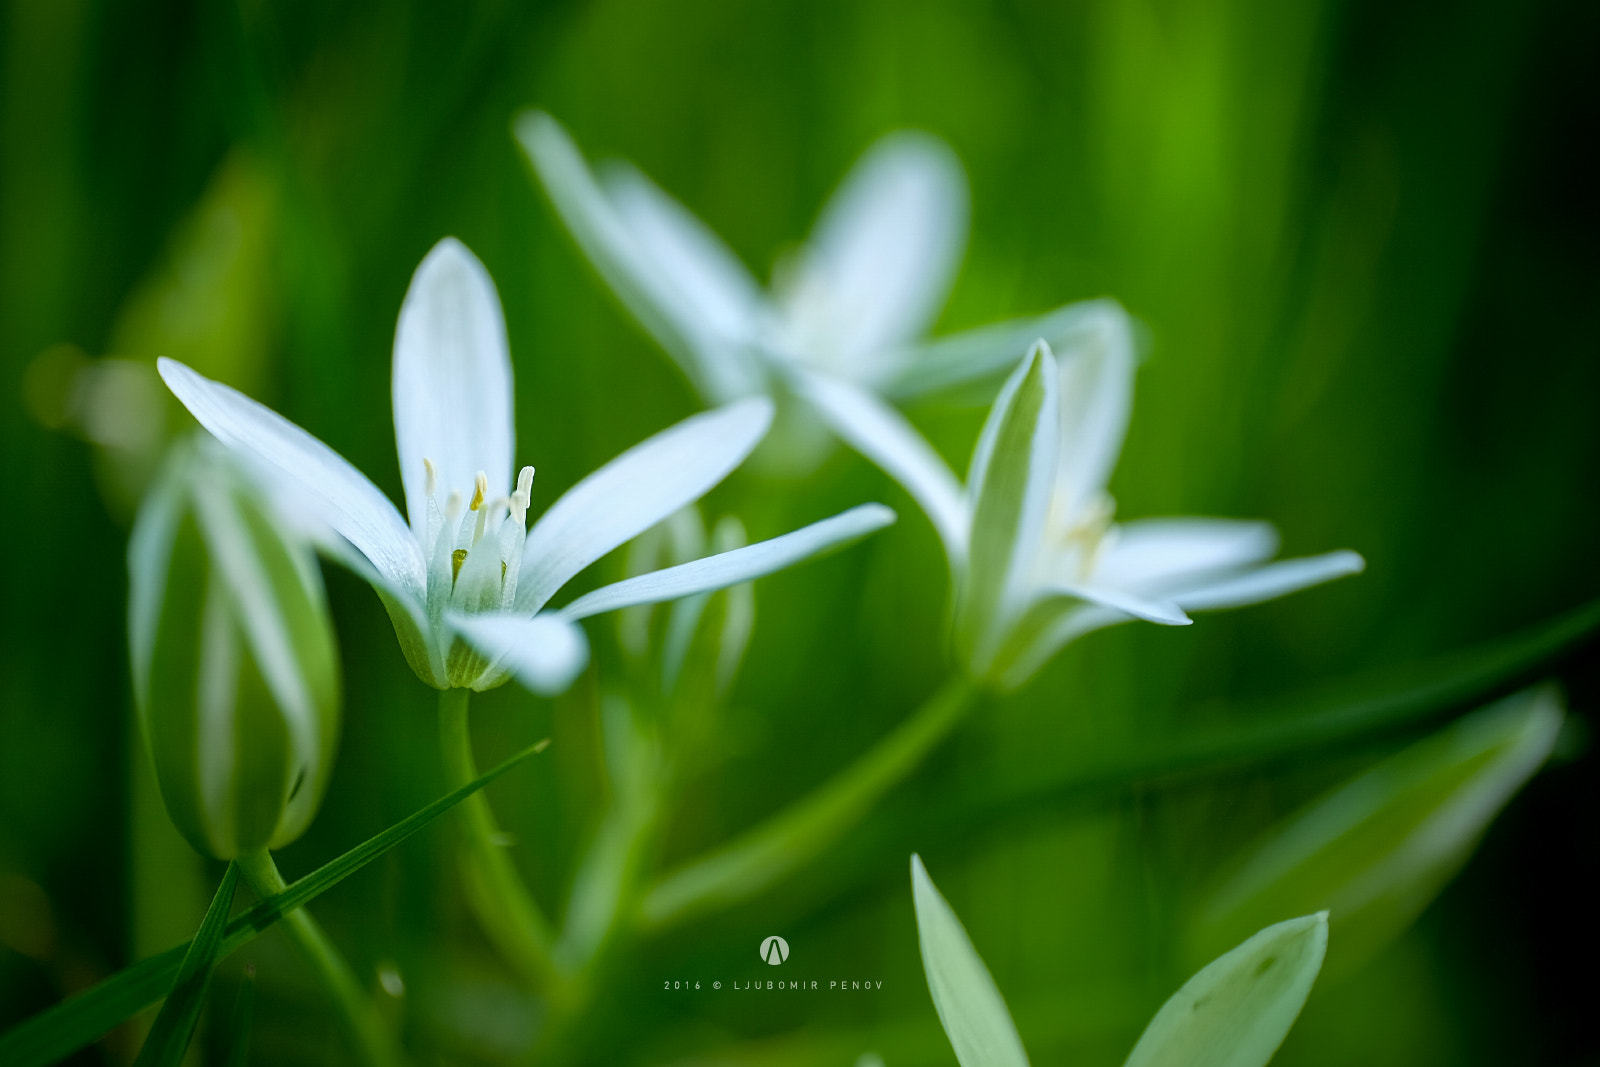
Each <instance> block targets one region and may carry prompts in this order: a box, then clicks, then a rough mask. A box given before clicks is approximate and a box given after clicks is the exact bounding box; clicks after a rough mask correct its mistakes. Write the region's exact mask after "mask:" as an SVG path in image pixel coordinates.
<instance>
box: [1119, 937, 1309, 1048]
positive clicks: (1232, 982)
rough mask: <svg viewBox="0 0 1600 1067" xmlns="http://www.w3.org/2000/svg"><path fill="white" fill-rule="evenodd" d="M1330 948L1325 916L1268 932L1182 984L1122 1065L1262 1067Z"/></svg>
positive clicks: (1157, 1013) (1295, 1015)
mask: <svg viewBox="0 0 1600 1067" xmlns="http://www.w3.org/2000/svg"><path fill="white" fill-rule="evenodd" d="M1327 948H1328V914H1327V912H1318V913H1317V914H1315V915H1307V916H1304V917H1302V918H1298V919H1287V920H1285V921H1284V922H1281V923H1278V924H1276V925H1274V926H1269V927H1267V928H1266V929H1265V930H1262V931H1261V932H1260V933H1258V934H1256V935H1255V936H1253V937H1251V938H1250V939H1249V940H1248V941H1245V942H1244V943H1243V944H1242V945H1239V946H1238V947H1237V948H1234V949H1232V950H1231V951H1229V952H1227V953H1225V954H1224V955H1222V956H1219V957H1217V958H1216V959H1214V960H1212V961H1211V962H1210V963H1208V964H1206V965H1205V966H1204V967H1202V968H1201V969H1200V971H1199V973H1197V974H1196V975H1195V976H1194V977H1193V978H1191V979H1189V980H1188V981H1187V982H1185V983H1183V988H1182V989H1180V990H1178V991H1177V992H1176V993H1174V994H1172V997H1171V998H1170V999H1169V1000H1168V1001H1167V1002H1166V1003H1165V1004H1163V1005H1161V1010H1160V1011H1158V1012H1156V1017H1155V1018H1154V1019H1151V1020H1150V1025H1149V1026H1147V1027H1145V1031H1144V1033H1143V1034H1141V1035H1140V1037H1139V1043H1138V1044H1137V1045H1135V1046H1134V1047H1133V1051H1132V1052H1131V1053H1129V1054H1128V1060H1127V1064H1126V1067H1265V1064H1266V1063H1267V1061H1268V1060H1270V1059H1272V1054H1273V1053H1274V1052H1277V1051H1278V1046H1279V1045H1281V1044H1282V1043H1283V1039H1284V1036H1285V1035H1287V1034H1288V1033H1289V1028H1290V1027H1291V1026H1293V1025H1294V1021H1295V1018H1296V1017H1297V1016H1298V1015H1299V1014H1300V1008H1301V1006H1302V1005H1304V1004H1305V1002H1306V997H1307V996H1308V995H1309V994H1310V992H1311V984H1312V983H1313V982H1315V981H1316V980H1317V972H1318V971H1320V970H1321V969H1322V958H1323V955H1324V953H1326V951H1327Z"/></svg>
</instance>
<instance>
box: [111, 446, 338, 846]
mask: <svg viewBox="0 0 1600 1067" xmlns="http://www.w3.org/2000/svg"><path fill="white" fill-rule="evenodd" d="M128 569H129V578H130V590H129V610H128V630H129V635H128V636H129V646H130V649H131V652H132V657H133V682H134V694H135V698H136V700H137V703H138V708H139V717H140V722H141V725H142V726H143V731H144V736H145V740H146V742H147V743H148V745H149V749H150V754H151V757H152V758H153V760H154V762H155V770H156V779H157V782H158V783H159V785H160V788H161V796H162V799H163V801H164V802H165V803H166V807H167V812H168V814H169V815H170V816H171V817H172V821H173V822H174V823H175V824H176V825H177V827H178V829H179V830H180V831H182V833H183V835H184V836H185V837H186V838H188V839H189V842H190V844H192V845H194V847H195V848H196V849H198V850H200V851H201V852H203V853H206V854H207V855H210V856H214V857H216V858H218V859H233V858H235V857H238V856H240V855H245V854H249V853H252V852H256V851H259V850H260V849H263V848H269V847H271V848H276V847H279V846H281V845H285V844H288V843H289V842H290V841H293V840H294V839H295V838H296V837H298V836H300V834H301V833H302V832H303V831H304V830H305V828H306V826H307V825H308V824H309V823H310V822H311V819H312V817H313V816H314V815H315V814H316V811H317V807H318V805H319V804H320V803H321V800H322V795H323V792H324V790H325V788H326V786H327V780H328V774H329V771H330V770H331V768H332V766H333V757H334V750H335V747H336V745H337V741H338V735H339V711H340V692H339V690H340V686H339V669H338V656H337V653H336V650H335V646H334V639H333V628H332V625H331V624H330V621H329V618H328V609H327V602H326V597H325V595H324V592H323V587H322V579H321V575H320V573H319V572H318V570H317V566H316V561H315V559H314V558H313V556H312V554H311V552H310V550H309V548H307V547H306V546H305V545H304V544H303V543H302V542H301V541H300V540H298V539H297V538H296V537H295V536H294V535H293V534H292V533H290V532H289V530H288V528H287V527H286V526H285V524H284V523H283V522H282V521H281V519H280V518H278V517H277V516H275V515H274V513H273V512H272V511H271V510H270V508H269V506H268V505H267V504H266V502H264V501H263V500H262V498H261V497H260V496H259V495H258V492H257V490H256V489H255V487H254V486H253V485H252V484H251V483H249V482H248V481H247V480H246V479H245V478H244V477H243V476H242V475H241V474H240V473H239V472H238V471H237V469H236V468H235V467H234V466H233V464H232V461H231V460H229V459H228V457H227V456H226V455H225V454H224V453H223V452H222V450H221V449H220V448H216V447H214V446H211V445H210V443H209V442H204V441H195V442H188V443H182V444H179V445H178V446H177V447H175V448H174V449H173V452H172V455H171V456H170V457H169V459H168V462H167V465H166V468H165V470H164V471H163V473H162V475H161V477H160V478H159V479H158V480H157V483H156V485H155V486H154V487H153V488H152V490H151V492H150V494H149V496H148V497H147V498H146V500H145V502H144V505H143V507H142V508H141V509H140V512H139V517H138V520H137V522H136V523H135V526H134V531H133V536H132V539H131V540H130V542H129V546H128Z"/></svg>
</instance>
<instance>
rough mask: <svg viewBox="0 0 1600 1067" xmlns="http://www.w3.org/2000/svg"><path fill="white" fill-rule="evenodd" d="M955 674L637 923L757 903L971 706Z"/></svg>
mask: <svg viewBox="0 0 1600 1067" xmlns="http://www.w3.org/2000/svg"><path fill="white" fill-rule="evenodd" d="M978 693H979V689H978V687H977V684H976V683H974V682H973V681H972V680H970V679H968V678H966V677H964V676H962V675H956V676H955V677H952V678H951V679H950V680H949V681H948V682H946V683H945V684H944V686H943V687H942V688H940V690H939V691H938V692H937V693H935V694H934V695H933V696H932V697H931V698H929V699H928V701H927V702H926V703H924V704H923V705H922V706H921V707H920V708H918V709H917V710H916V712H914V713H913V714H912V715H911V717H910V718H908V719H906V721H905V722H903V723H901V724H900V725H899V726H898V727H897V728H896V729H895V731H894V732H893V733H891V734H890V735H889V736H888V737H885V738H884V739H883V740H882V741H880V742H878V744H877V745H876V746H874V747H873V748H872V749H871V750H869V751H868V752H867V753H866V754H865V755H864V756H862V757H861V758H860V759H858V760H856V762H855V763H854V764H852V765H851V766H850V767H847V768H846V769H845V770H843V771H841V772H840V773H839V774H837V775H835V776H834V777H833V778H831V779H829V780H828V781H827V782H826V783H825V784H824V785H822V786H821V787H820V788H819V789H817V790H816V791H815V792H813V793H812V794H811V795H810V796H807V797H805V798H803V799H802V800H800V801H798V802H796V803H795V804H792V805H790V806H789V807H788V808H786V809H784V810H783V811H782V812H779V813H778V814H777V815H775V816H773V817H772V818H770V819H768V820H767V821H766V822H764V823H762V824H760V825H759V826H756V827H754V828H752V829H751V830H749V831H747V832H745V833H744V834H743V835H741V836H740V837H739V838H737V839H736V840H734V841H732V842H730V843H729V844H727V845H724V846H723V847H721V848H719V849H717V850H715V851H714V852H712V853H711V854H710V855H708V856H705V857H702V858H701V859H697V860H693V861H691V862H689V863H688V864H686V865H684V866H682V867H680V868H678V869H677V870H676V871H672V872H670V873H668V874H666V875H664V876H663V877H661V878H660V879H659V880H657V881H656V883H655V884H654V885H653V886H651V887H650V888H649V890H648V891H647V892H646V893H645V895H644V900H643V902H642V904H641V905H640V909H639V919H640V922H641V923H642V924H643V925H644V926H646V927H648V928H656V929H659V928H661V927H664V926H669V925H671V924H673V923H677V922H681V921H683V920H684V919H686V918H689V917H691V916H693V915H696V914H699V913H702V912H706V911H710V910H713V909H715V908H725V907H729V906H731V905H733V904H736V903H738V902H739V901H741V900H744V899H747V898H749V897H752V896H754V895H755V894H757V893H759V892H761V891H762V890H764V889H766V888H767V887H768V886H770V885H771V884H772V883H773V882H776V881H777V880H778V879H780V878H782V877H783V876H784V875H786V874H788V873H789V872H790V871H792V870H794V869H795V868H797V867H799V866H800V865H802V864H804V863H805V862H807V861H808V860H810V859H811V858H813V857H814V856H816V855H817V853H819V852H821V851H822V850H823V849H824V848H826V847H827V846H828V845H830V844H832V843H833V842H834V841H835V840H837V839H838V837H839V835H841V834H843V833H844V832H845V831H846V830H848V829H849V828H850V827H852V826H854V825H855V824H856V822H857V821H859V820H860V818H861V816H862V815H863V814H865V813H866V811H867V810H868V809H869V808H871V807H872V805H873V804H875V803H876V802H877V801H878V799H879V798H880V797H881V796H883V794H884V793H886V792H888V791H889V789H891V788H892V787H894V786H895V785H896V784H897V783H898V782H900V780H901V779H903V778H904V777H905V776H906V775H907V774H909V773H910V772H911V770H912V769H913V768H915V767H916V766H917V764H919V763H921V762H922V759H923V757H924V756H926V755H927V754H928V752H929V751H931V750H932V749H933V747H934V746H935V745H937V744H938V743H939V742H940V741H942V740H943V739H944V738H945V736H946V735H947V734H949V732H950V731H951V729H953V728H954V727H955V725H956V724H957V723H958V722H960V721H961V719H962V718H963V717H964V716H965V715H966V713H967V711H968V710H969V709H971V707H972V706H973V705H974V704H975V703H976V698H977V696H978Z"/></svg>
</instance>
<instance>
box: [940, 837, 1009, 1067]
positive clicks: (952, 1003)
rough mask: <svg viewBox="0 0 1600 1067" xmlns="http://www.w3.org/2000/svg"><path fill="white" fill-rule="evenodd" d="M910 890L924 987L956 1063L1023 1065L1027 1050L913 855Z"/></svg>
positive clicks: (953, 916) (974, 952)
mask: <svg viewBox="0 0 1600 1067" xmlns="http://www.w3.org/2000/svg"><path fill="white" fill-rule="evenodd" d="M911 894H912V900H913V901H914V902H915V903H916V908H917V934H918V939H919V941H920V942H921V944H922V969H923V971H924V972H926V973H927V976H928V992H929V993H931V994H933V1006H934V1007H935V1008H937V1009H938V1011H939V1021H940V1022H941V1023H943V1024H944V1032H945V1034H946V1036H948V1037H949V1038H950V1046H951V1047H952V1048H954V1049H955V1052H956V1059H957V1060H958V1061H959V1062H960V1063H961V1067H1028V1054H1027V1053H1026V1052H1024V1051H1023V1049H1022V1039H1021V1038H1020V1037H1018V1036H1017V1028H1016V1025H1015V1024H1014V1023H1012V1021H1011V1013H1010V1012H1009V1011H1007V1010H1006V1002H1005V1000H1004V999H1002V998H1001V996H1000V990H999V989H997V988H995V984H994V979H993V978H991V977H990V976H989V969H988V968H987V967H985V966H984V965H983V960H982V959H980V958H979V957H978V951H977V950H976V949H975V948H973V947H972V941H971V940H970V939H969V938H968V937H967V931H966V930H965V929H964V928H963V927H962V925H961V920H960V919H958V918H956V913H955V912H954V911H953V910H951V908H950V905H949V904H948V903H947V902H946V901H945V899H944V897H943V896H941V895H940V894H939V890H938V888H937V887H935V886H934V884H933V879H931V878H929V877H928V872H927V870H926V869H924V868H923V866H922V860H921V858H920V857H918V856H916V855H915V854H913V855H912V857H911Z"/></svg>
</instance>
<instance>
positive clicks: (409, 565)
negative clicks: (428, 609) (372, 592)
mask: <svg viewBox="0 0 1600 1067" xmlns="http://www.w3.org/2000/svg"><path fill="white" fill-rule="evenodd" d="M157 367H158V368H159V369H160V371H161V377H162V379H163V380H164V381H165V382H166V383H167V388H169V389H171V390H172V392H173V395H175V396H176V397H177V398H178V399H179V400H181V401H182V402H183V405H184V407H186V408H188V409H189V412H190V414H192V415H194V417H195V418H196V419H198V420H199V422H200V425H202V426H204V427H205V428H206V429H207V430H210V431H211V434H212V436H214V437H215V438H216V439H217V440H219V441H221V442H222V443H223V444H225V445H227V446H228V447H229V448H231V449H233V450H234V452H235V453H237V454H239V455H240V456H242V457H243V458H245V459H246V460H247V461H249V462H251V463H253V464H254V465H255V466H256V467H257V468H258V469H260V470H262V472H263V473H265V474H266V475H267V476H268V477H271V478H273V479H275V480H277V481H279V482H280V483H281V485H282V488H283V490H284V492H285V493H287V494H289V495H291V496H292V497H293V498H294V499H296V500H298V501H300V502H301V504H302V505H303V506H304V507H305V509H306V510H307V511H308V512H310V513H311V514H312V515H314V516H315V517H316V518H318V519H320V520H321V521H322V522H325V523H327V524H328V525H329V526H331V527H332V528H333V529H334V530H336V531H337V532H338V533H339V534H340V535H341V536H343V537H344V538H345V539H346V540H348V541H349V542H350V543H351V544H352V545H354V546H355V547H356V548H357V549H358V550H359V551H360V552H361V554H362V555H364V556H366V558H367V559H368V560H369V561H371V563H372V565H373V566H374V567H375V568H377V570H378V573H379V574H381V575H382V576H383V577H384V578H385V579H386V580H387V581H388V582H390V583H391V584H392V585H394V586H397V587H399V588H400V589H404V590H406V591H407V592H408V593H409V594H410V595H411V597H412V598H413V599H416V600H420V599H421V598H422V590H423V583H424V578H423V576H424V570H423V562H422V552H421V550H420V549H419V548H418V547H417V541H416V538H414V537H412V535H411V531H410V530H409V529H407V527H406V524H405V520H404V519H402V518H401V517H400V513H399V512H397V511H396V510H395V509H394V505H393V504H391V503H389V498H388V497H386V496H384V495H383V493H382V492H380V491H379V489H378V487H377V486H375V485H373V484H372V482H370V481H368V480H367V477H366V475H364V474H362V473H361V472H360V471H358V470H356V469H355V468H354V467H352V466H351V465H350V464H349V463H348V462H347V461H346V460H345V459H344V457H342V456H340V455H339V454H338V453H337V452H335V451H334V450H333V449H331V448H329V447H328V446H327V445H325V444H323V443H322V442H321V441H318V440H317V439H316V438H315V437H312V436H311V435H310V434H308V433H306V432H305V431H304V430H302V429H301V428H300V427H298V426H296V425H295V424H294V423H292V422H290V421H289V420H288V419H285V418H284V417H283V416H282V415H279V414H278V413H277V412H275V411H272V410H270V409H268V408H266V407H263V406H262V405H260V404H258V403H256V402H255V401H254V400H251V399H250V398H249V397H247V396H245V395H243V394H242V393H240V392H238V391H237V390H235V389H230V388H229V387H228V386H226V385H223V384H221V383H220V382H214V381H212V380H211V379H209V378H206V377H204V376H202V375H200V374H197V373H195V372H194V371H192V370H190V369H189V368H188V367H186V366H184V365H183V364H182V363H179V362H177V361H176V360H172V359H166V358H162V359H161V360H159V361H158V362H157Z"/></svg>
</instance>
